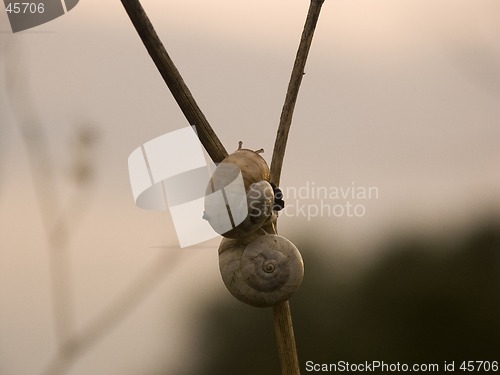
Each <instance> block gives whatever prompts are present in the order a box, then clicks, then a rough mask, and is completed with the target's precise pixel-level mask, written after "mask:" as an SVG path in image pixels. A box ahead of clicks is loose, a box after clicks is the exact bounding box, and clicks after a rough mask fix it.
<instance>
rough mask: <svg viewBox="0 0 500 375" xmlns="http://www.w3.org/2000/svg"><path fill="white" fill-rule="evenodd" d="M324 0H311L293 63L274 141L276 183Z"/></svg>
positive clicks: (273, 175)
mask: <svg viewBox="0 0 500 375" xmlns="http://www.w3.org/2000/svg"><path fill="white" fill-rule="evenodd" d="M323 2H324V0H311V4H310V7H309V12H308V14H307V19H306V23H305V25H304V31H303V32H302V37H301V39H300V44H299V49H298V51H297V56H296V57H295V63H294V65H293V70H292V76H291V78H290V83H289V84H288V91H287V93H286V98H285V104H284V105H283V110H282V112H281V117H280V124H279V127H278V134H277V135H276V141H275V143H274V151H273V158H272V161H271V178H270V180H271V181H272V182H274V183H275V184H276V185H279V183H280V175H281V167H282V166H283V159H284V158H285V149H286V142H287V140H288V132H289V131H290V125H291V124H292V117H293V111H294V109H295V103H296V102H297V96H298V95H299V88H300V84H301V82H302V77H303V76H304V74H305V73H304V68H305V66H306V61H307V55H308V54H309V48H310V47H311V43H312V39H313V36H314V30H315V29H316V24H317V22H318V18H319V13H320V11H321V6H322V5H323Z"/></svg>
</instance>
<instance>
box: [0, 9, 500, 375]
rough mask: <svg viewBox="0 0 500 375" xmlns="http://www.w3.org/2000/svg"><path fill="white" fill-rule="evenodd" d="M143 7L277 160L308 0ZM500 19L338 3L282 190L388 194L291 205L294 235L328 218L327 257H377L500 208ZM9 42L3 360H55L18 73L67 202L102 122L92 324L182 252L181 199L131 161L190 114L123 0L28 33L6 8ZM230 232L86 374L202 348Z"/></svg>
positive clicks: (90, 233) (83, 310)
mask: <svg viewBox="0 0 500 375" xmlns="http://www.w3.org/2000/svg"><path fill="white" fill-rule="evenodd" d="M143 5H144V7H145V9H146V11H147V12H148V13H149V15H150V17H151V20H152V22H153V24H154V25H155V27H156V29H157V32H158V34H159V35H160V37H161V38H162V40H163V42H164V44H165V46H166V48H167V50H168V51H169V53H170V55H171V57H172V58H173V60H174V61H175V63H176V64H177V67H178V68H179V70H180V71H181V73H182V74H183V75H184V78H185V80H186V82H187V84H188V85H189V86H190V88H191V90H192V92H193V94H194V96H195V98H196V99H197V100H198V102H199V104H200V107H201V108H202V110H203V111H204V112H205V114H206V116H207V118H208V119H209V121H210V122H211V124H212V126H213V127H214V129H215V131H216V132H217V134H218V135H219V137H220V138H221V140H222V142H223V143H224V145H225V146H226V148H227V149H228V150H229V151H231V150H235V149H236V148H237V143H238V141H239V140H242V141H243V142H244V146H246V147H248V148H252V149H259V148H261V147H262V148H264V149H265V151H266V152H265V153H264V157H265V158H266V159H267V160H268V161H270V158H271V151H272V147H273V143H274V136H275V132H276V127H277V124H278V121H279V115H280V112H281V106H282V102H283V99H284V94H285V91H286V86H287V83H288V79H289V75H290V71H291V66H292V63H293V58H294V56H295V52H296V48H297V45H298V40H299V37H300V33H301V30H302V26H303V23H304V19H305V14H306V12H307V7H308V2H307V1H298V0H293V1H290V0H288V1H285V0H280V1H272V2H268V1H266V2H265V1H260V0H256V1H252V2H243V3H242V2H236V1H232V2H227V1H224V2H222V1H210V2H207V1H202V0H196V1H190V2H181V1H153V0H144V1H143ZM499 17H500V3H499V2H498V1H497V0H489V1H487V0H477V1H474V2H472V1H469V0H432V1H431V0H406V1H401V0H380V1H373V0H364V1H353V0H343V1H333V0H326V1H325V4H324V6H323V11H322V14H321V16H320V20H319V24H318V28H317V30H316V36H315V39H314V42H313V46H312V49H311V53H310V58H309V61H308V64H307V67H306V75H305V77H304V81H303V85H302V88H301V92H300V95H299V101H298V104H297V107H296V112H295V117H294V121H293V125H292V129H291V132H290V139H289V143H288V148H287V154H286V158H285V162H284V169H283V176H282V185H283V187H284V188H286V187H294V188H297V189H298V188H300V187H302V186H306V185H307V184H309V185H308V186H311V185H312V184H314V186H317V187H320V186H321V187H326V188H331V187H336V188H344V189H345V188H348V187H376V188H377V189H378V196H377V199H368V200H359V201H357V200H354V201H353V202H351V203H354V204H362V205H363V207H364V208H365V214H364V215H363V217H346V216H345V215H344V216H341V217H336V216H331V217H315V218H311V220H307V218H306V217H303V216H301V214H300V213H299V214H298V215H299V217H293V216H294V215H290V216H288V217H283V218H282V219H281V220H280V231H281V233H282V234H284V235H288V236H290V237H291V238H292V239H293V236H294V233H300V232H303V233H322V235H325V236H331V239H332V243H339V244H342V245H339V247H338V248H336V249H334V250H332V249H316V250H317V251H318V252H322V251H337V252H345V251H347V250H348V249H356V250H353V251H355V253H356V254H357V255H363V249H365V251H371V250H372V249H371V248H370V245H372V244H377V243H378V241H380V240H381V238H383V237H385V236H386V235H387V234H388V233H391V232H393V231H397V230H405V231H409V230H415V231H425V230H428V229H434V230H439V229H441V228H444V229H453V228H457V227H460V226H461V225H465V224H466V223H467V222H469V221H474V220H476V219H477V218H478V217H480V216H481V215H483V214H484V215H486V214H488V213H492V212H498V210H499V209H500V168H499V162H500V147H499V146H500V126H499V124H500V106H499V105H498V104H499V100H500V44H499V43H498V40H499V39H500V22H499V21H500V20H499ZM0 49H1V52H0V53H1V54H2V55H0V64H1V65H0V74H1V75H0V121H1V124H0V147H1V148H0V236H1V238H2V245H1V247H0V298H2V301H7V302H6V303H2V304H1V305H0V372H1V373H6V374H16V375H17V374H36V373H38V372H39V371H40V369H41V368H42V367H43V366H44V365H45V364H46V363H47V361H48V359H49V357H50V356H51V354H53V351H54V337H53V332H52V320H51V319H52V318H51V317H52V310H51V304H50V292H49V286H48V285H49V283H48V279H49V278H48V264H47V256H46V254H47V251H46V245H45V243H46V242H45V234H44V232H43V227H42V225H41V216H40V213H39V211H38V203H37V200H36V199H37V198H36V194H35V193H34V185H33V183H32V180H31V177H30V170H29V164H28V159H27V156H26V148H25V146H24V144H23V143H22V142H21V137H20V132H19V130H18V128H17V127H16V125H15V123H14V113H13V108H12V106H11V105H10V104H9V101H8V91H7V89H6V88H7V86H6V85H7V82H11V84H13V85H14V86H15V87H16V90H20V91H18V92H20V93H21V103H22V107H23V114H21V117H23V116H28V115H34V116H35V117H36V118H37V120H39V122H40V124H42V125H43V127H44V130H45V131H46V134H47V137H48V143H49V145H50V151H51V156H52V158H53V159H54V165H55V172H56V173H57V174H58V176H62V177H57V180H56V182H57V184H56V187H57V189H58V197H59V199H61V204H63V205H64V203H65V202H67V201H68V200H69V197H70V196H71V194H72V192H73V191H74V188H73V187H72V185H71V183H70V182H69V180H68V179H67V178H66V177H67V175H68V171H69V169H70V166H71V161H72V160H73V157H74V156H75V155H74V143H72V142H73V140H74V137H75V134H76V131H77V129H78V128H79V127H80V126H81V125H82V124H91V125H92V126H93V127H94V129H96V131H97V132H98V134H99V136H100V139H99V142H98V145H97V146H96V147H95V149H94V150H95V151H94V152H93V156H92V160H93V162H95V164H96V176H95V184H94V186H93V187H92V190H91V191H90V192H89V194H88V197H89V198H88V200H87V201H85V202H86V203H85V205H86V211H85V215H84V216H83V218H82V221H81V225H80V226H79V227H78V230H77V231H76V232H75V233H74V235H73V237H72V239H71V241H70V244H71V247H70V250H69V251H70V254H71V265H72V274H73V283H74V303H75V306H76V307H75V313H76V322H77V327H78V329H81V328H82V327H84V326H85V324H86V323H87V322H89V321H90V320H91V318H92V316H94V315H95V314H97V313H98V312H99V311H101V310H102V309H103V308H104V307H105V306H106V305H107V304H108V303H109V302H110V301H112V300H113V298H114V296H115V295H116V294H117V293H118V291H120V290H123V288H124V287H125V286H126V285H128V283H129V282H130V281H131V280H133V278H134V275H136V274H137V273H139V272H140V271H141V270H142V269H144V268H145V267H147V265H148V264H149V263H150V262H152V261H154V259H155V256H157V255H158V254H159V253H161V252H164V251H167V250H165V249H157V248H151V246H159V245H172V246H174V248H171V249H169V250H168V251H172V253H175V252H177V251H178V250H176V249H175V245H176V238H175V235H174V229H173V225H172V221H171V219H170V216H169V214H168V212H164V213H157V212H156V213H153V212H146V211H142V210H139V209H138V208H136V207H135V206H134V203H133V199H132V194H131V191H130V186H129V181H128V171H127V157H128V155H129V154H130V152H131V151H132V150H133V149H135V148H136V147H138V146H139V145H141V144H142V143H144V142H146V141H148V140H150V139H152V138H155V137H157V136H159V135H162V134H164V133H166V132H168V131H171V130H174V129H178V128H180V127H183V126H187V123H186V121H185V119H184V118H183V116H182V113H181V112H180V110H179V109H178V108H177V106H176V104H175V102H174V100H173V99H172V97H171V95H170V93H169V92H168V90H167V88H166V86H165V85H164V83H163V82H162V80H161V78H160V76H159V74H158V73H157V71H156V68H155V67H154V65H153V63H152V62H151V60H150V58H149V56H148V55H147V53H146V50H145V48H144V47H143V45H142V43H141V42H140V40H139V38H138V36H137V35H136V32H135V30H134V29H133V27H132V25H131V23H130V21H129V19H128V17H127V16H126V13H125V11H124V10H123V8H122V6H121V3H120V2H119V1H106V2H102V1H97V0H85V1H81V2H80V3H79V4H78V5H77V7H75V8H74V9H73V10H72V11H70V12H69V13H68V14H66V15H64V16H63V17H60V18H58V19H56V20H54V21H52V22H50V23H48V24H45V25H42V26H40V27H37V28H35V29H32V30H28V31H26V32H21V33H18V34H12V33H11V32H10V28H9V26H8V24H7V20H6V16H5V13H3V12H2V13H1V14H0ZM7 63H8V64H13V65H14V67H13V68H12V66H11V67H10V70H9V77H6V75H5V74H4V72H5V71H6V69H5V68H6V67H7ZM24 109H26V110H24ZM65 176H66V177H65ZM285 200H287V197H285ZM299 201H300V202H299ZM287 203H288V204H301V203H305V204H306V205H308V206H314V205H318V204H320V202H319V201H318V200H317V199H314V198H310V199H302V200H301V199H298V200H295V199H293V197H288V200H287ZM326 203H328V204H331V205H335V204H340V205H345V204H346V199H339V200H329V201H328V202H326ZM295 216H297V215H295ZM298 229H300V230H298ZM295 235H296V236H298V234H295ZM211 244H212V245H214V248H213V249H205V248H204V249H191V250H187V249H186V250H183V253H182V255H181V256H182V257H183V260H182V262H183V263H182V264H181V265H180V266H179V267H178V268H176V270H175V271H174V272H173V273H172V274H171V275H170V276H169V278H168V279H165V281H164V282H162V283H161V284H160V286H159V287H158V288H156V289H155V291H154V293H153V294H152V295H151V296H149V297H148V299H146V301H145V303H144V304H142V305H141V307H140V308H139V309H138V310H135V311H134V313H133V314H132V315H131V316H130V317H129V318H127V320H126V321H125V322H124V324H122V325H120V326H119V327H118V328H117V330H116V331H115V332H114V333H113V335H110V336H108V337H106V338H105V339H104V340H103V341H102V342H101V343H100V344H99V345H98V346H97V347H96V348H94V349H92V350H91V351H90V352H89V353H87V354H86V355H85V356H84V357H82V359H81V360H79V361H78V362H77V363H76V364H75V366H74V367H72V372H71V374H89V373H99V372H96V369H100V370H101V372H100V373H106V374H118V373H120V374H127V373H128V374H135V373H138V371H139V370H138V369H139V368H140V367H139V366H140V364H141V363H144V362H146V363H148V362H154V361H157V360H160V359H162V358H164V357H165V356H167V357H168V360H163V364H164V365H165V363H166V364H167V365H168V366H171V368H175V366H178V365H179V363H180V361H182V360H184V359H185V358H186V357H183V356H182V353H183V352H184V351H185V350H186V348H187V347H188V346H189V345H192V342H190V341H189V340H190V336H189V334H190V333H191V331H190V330H189V324H190V321H189V318H190V317H191V316H193V314H194V313H193V312H192V310H194V309H198V308H200V306H202V304H203V298H209V297H207V296H212V295H213V296H219V297H222V298H224V297H227V298H230V296H229V295H228V294H227V292H226V291H225V289H224V286H223V285H222V282H221V280H220V276H219V275H218V268H217V256H216V246H217V241H212V242H211ZM179 292H180V293H179ZM210 298H211V297H210ZM166 301H167V302H166ZM165 336H168V338H170V339H171V340H170V341H169V342H165ZM130 337H135V339H133V340H131V339H130ZM138 341H140V342H141V345H140V346H138V345H137V342H138ZM123 353H127V354H126V357H127V360H126V361H125V360H123V361H122V359H123V358H124V357H125V355H124V354H123ZM26 357H29V358H30V361H26V360H25V358H26ZM117 358H120V360H117ZM174 358H176V359H174ZM117 362H118V363H117ZM165 366H166V365H165ZM127 371H128V372H127Z"/></svg>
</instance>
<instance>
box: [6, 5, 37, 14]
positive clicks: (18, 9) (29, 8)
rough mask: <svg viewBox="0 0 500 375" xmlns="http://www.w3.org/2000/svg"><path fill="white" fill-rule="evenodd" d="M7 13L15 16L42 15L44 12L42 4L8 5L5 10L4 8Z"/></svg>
mask: <svg viewBox="0 0 500 375" xmlns="http://www.w3.org/2000/svg"><path fill="white" fill-rule="evenodd" d="M5 10H6V11H7V13H15V14H19V13H22V14H26V13H31V14H35V13H43V12H44V11H45V5H44V4H43V3H38V4H37V3H9V5H7V8H5Z"/></svg>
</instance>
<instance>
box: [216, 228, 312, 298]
mask: <svg viewBox="0 0 500 375" xmlns="http://www.w3.org/2000/svg"><path fill="white" fill-rule="evenodd" d="M219 268H220V272H221V275H222V280H223V281H224V284H225V285H226V288H227V289H228V290H229V292H231V294H232V295H233V296H234V297H236V298H237V299H239V300H240V301H242V302H245V303H247V304H249V305H252V306H256V307H270V306H274V305H276V304H278V303H279V302H281V301H285V300H287V299H289V298H290V296H291V295H292V294H293V293H294V292H295V291H297V290H298V288H299V287H300V284H301V283H302V278H303V276H304V263H303V261H302V257H301V255H300V253H299V251H298V250H297V248H296V247H295V245H294V244H293V243H292V242H290V241H289V240H288V239H286V238H285V237H282V236H278V235H275V234H267V233H265V231H264V230H263V229H261V230H259V231H256V232H254V233H252V234H251V235H249V236H246V237H244V238H240V239H229V238H223V239H222V242H221V244H220V246H219Z"/></svg>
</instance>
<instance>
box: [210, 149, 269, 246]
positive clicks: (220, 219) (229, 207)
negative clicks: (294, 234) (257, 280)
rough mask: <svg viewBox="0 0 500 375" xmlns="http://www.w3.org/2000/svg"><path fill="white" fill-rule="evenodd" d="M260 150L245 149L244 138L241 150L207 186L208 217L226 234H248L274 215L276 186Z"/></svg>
mask: <svg viewBox="0 0 500 375" xmlns="http://www.w3.org/2000/svg"><path fill="white" fill-rule="evenodd" d="M260 152H262V150H258V151H252V150H248V149H242V148H241V142H240V147H239V148H238V150H237V151H235V152H234V153H232V154H231V155H229V156H227V157H226V158H225V159H224V160H223V161H222V162H221V163H220V164H219V165H218V166H217V168H216V169H215V171H214V173H213V174H212V177H211V179H210V182H209V184H208V187H207V189H206V195H205V214H204V218H205V219H206V220H208V222H209V223H210V225H211V226H212V228H213V229H214V230H215V231H216V232H217V233H219V234H220V235H222V236H224V237H227V238H241V237H244V236H247V235H249V234H251V233H253V232H255V231H256V230H257V229H259V228H261V227H262V225H263V224H264V223H265V222H266V221H267V220H268V219H269V218H270V217H271V216H272V211H273V205H274V189H273V187H272V186H271V184H270V183H269V174H270V173H269V167H268V165H267V163H266V161H265V160H264V158H263V157H262V156H260V155H259V153H260ZM240 176H241V177H240Z"/></svg>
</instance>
